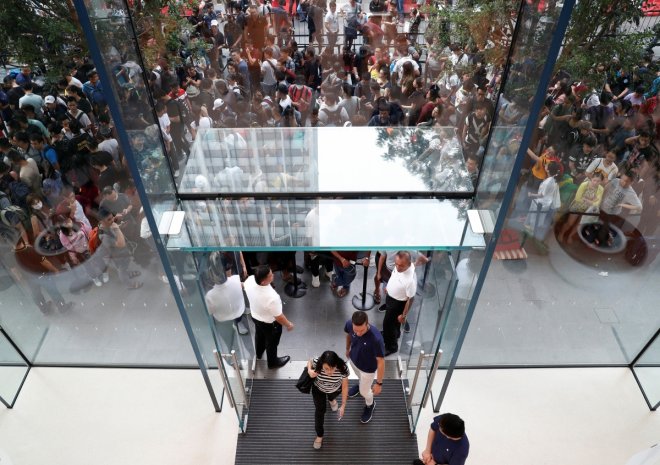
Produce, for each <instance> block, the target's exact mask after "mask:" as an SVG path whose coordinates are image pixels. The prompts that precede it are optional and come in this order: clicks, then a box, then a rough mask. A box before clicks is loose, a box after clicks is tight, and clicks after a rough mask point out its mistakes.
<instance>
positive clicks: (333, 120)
mask: <svg viewBox="0 0 660 465" xmlns="http://www.w3.org/2000/svg"><path fill="white" fill-rule="evenodd" d="M341 110H342V107H338V108H337V109H336V110H335V111H330V110H328V109H327V108H321V109H320V110H319V112H321V111H322V112H323V113H325V115H326V116H327V118H328V119H327V120H326V122H325V125H326V126H337V127H341V126H343V125H344V123H343V122H342V120H341Z"/></svg>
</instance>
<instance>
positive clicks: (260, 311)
mask: <svg viewBox="0 0 660 465" xmlns="http://www.w3.org/2000/svg"><path fill="white" fill-rule="evenodd" d="M272 282H273V272H272V271H271V269H270V267H268V266H267V265H262V266H258V267H257V268H256V269H255V272H254V275H252V276H250V277H248V279H246V280H245V282H244V283H243V288H244V289H245V293H246V294H247V297H248V300H249V301H250V309H251V312H252V320H253V321H254V326H255V336H254V339H255V341H254V344H255V349H256V351H257V358H259V359H260V358H261V357H262V355H263V353H264V351H265V352H266V358H267V360H268V368H279V367H281V366H284V365H286V364H287V363H288V362H289V360H290V359H291V357H289V356H288V355H285V356H284V357H278V356H277V346H278V345H279V343H280V337H282V326H285V327H286V329H287V330H288V331H291V330H292V329H293V327H294V326H293V323H291V322H290V321H289V320H288V319H287V318H286V316H284V313H282V299H281V298H280V296H279V294H278V293H277V292H276V291H275V289H273V288H272V287H271V285H270V283H272Z"/></svg>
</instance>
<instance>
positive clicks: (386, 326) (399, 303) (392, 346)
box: [383, 294, 406, 352]
mask: <svg viewBox="0 0 660 465" xmlns="http://www.w3.org/2000/svg"><path fill="white" fill-rule="evenodd" d="M385 305H386V307H387V309H386V310H385V318H384V319H383V339H384V340H385V350H387V351H392V352H396V351H398V350H399V344H398V343H397V342H396V341H397V339H398V338H399V335H400V333H401V324H400V323H399V321H398V320H397V317H398V316H399V315H401V314H402V313H403V309H404V308H405V307H406V302H405V301H403V300H396V299H393V298H392V297H390V295H389V294H388V295H387V298H386V300H385Z"/></svg>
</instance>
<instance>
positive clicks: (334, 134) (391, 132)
mask: <svg viewBox="0 0 660 465" xmlns="http://www.w3.org/2000/svg"><path fill="white" fill-rule="evenodd" d="M473 190H474V188H473V186H472V182H471V180H470V176H469V173H468V171H467V169H466V167H465V162H464V159H463V153H462V149H461V146H460V144H459V141H458V138H457V137H456V131H455V129H454V128H449V127H443V128H376V127H348V128H343V127H342V128H276V129H271V128H251V129H250V128H248V129H206V130H202V131H200V133H199V134H198V135H197V137H196V139H195V142H194V144H193V147H192V149H191V155H190V158H189V160H188V162H187V165H186V168H185V171H184V173H183V176H182V178H181V181H180V183H179V192H180V193H232V194H251V193H278V194H281V193H320V194H324V193H326V194H327V193H347V192H360V193H399V194H400V193H425V194H426V193H431V192H432V193H457V192H460V193H471V192H473Z"/></svg>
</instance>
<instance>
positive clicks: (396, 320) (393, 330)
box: [383, 251, 417, 357]
mask: <svg viewBox="0 0 660 465" xmlns="http://www.w3.org/2000/svg"><path fill="white" fill-rule="evenodd" d="M385 292H387V297H386V300H385V305H386V310H385V318H384V319H383V339H384V340H385V356H386V357H387V356H388V355H391V354H393V353H395V352H397V351H398V350H399V345H398V343H397V339H398V338H399V328H400V325H401V324H402V323H403V322H404V321H406V317H407V316H408V312H409V311H410V306H411V304H412V302H413V298H414V297H415V292H417V276H415V266H414V265H413V264H412V259H411V257H410V252H407V251H399V252H397V253H396V256H395V258H394V269H393V270H392V276H390V279H389V281H388V282H387V288H386V289H385Z"/></svg>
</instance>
